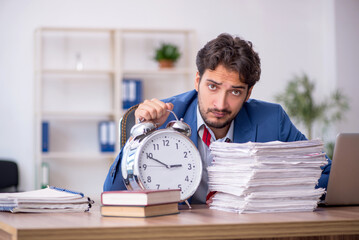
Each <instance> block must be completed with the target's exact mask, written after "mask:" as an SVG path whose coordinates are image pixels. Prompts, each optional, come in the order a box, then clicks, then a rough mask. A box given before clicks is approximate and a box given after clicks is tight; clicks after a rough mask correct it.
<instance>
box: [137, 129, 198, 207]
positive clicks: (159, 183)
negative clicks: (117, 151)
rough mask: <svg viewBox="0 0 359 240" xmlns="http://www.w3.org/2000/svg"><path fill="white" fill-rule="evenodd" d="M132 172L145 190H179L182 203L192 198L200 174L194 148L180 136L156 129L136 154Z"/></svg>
mask: <svg viewBox="0 0 359 240" xmlns="http://www.w3.org/2000/svg"><path fill="white" fill-rule="evenodd" d="M136 158H137V161H135V166H134V171H135V172H134V173H135V175H137V177H138V180H139V184H140V185H142V187H143V188H145V189H176V188H179V189H181V200H186V199H187V198H189V197H191V196H192V195H193V194H194V192H195V191H196V189H197V187H198V185H199V183H200V180H201V175H202V162H201V157H200V155H199V152H198V150H197V148H196V146H195V145H194V144H193V143H192V142H191V140H189V138H187V137H186V136H184V135H183V134H181V133H179V132H176V131H172V130H158V131H156V132H155V133H153V134H151V135H150V136H149V137H148V138H146V139H145V140H144V142H143V144H142V146H141V147H140V148H139V149H138V151H137V156H136Z"/></svg>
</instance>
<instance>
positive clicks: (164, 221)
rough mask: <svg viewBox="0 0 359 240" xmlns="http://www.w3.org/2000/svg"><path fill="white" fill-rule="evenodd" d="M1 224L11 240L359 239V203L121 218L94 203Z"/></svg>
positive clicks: (6, 218)
mask: <svg viewBox="0 0 359 240" xmlns="http://www.w3.org/2000/svg"><path fill="white" fill-rule="evenodd" d="M0 229H1V230H2V231H1V233H0V239H12V240H15V239H18V240H25V239H26V240H29V239H36V240H41V239H46V240H51V239H248V238H286V237H288V238H289V237H290V238H291V239H296V238H298V237H302V238H300V239H305V237H310V236H311V237H313V236H322V237H321V238H320V239H325V237H328V238H329V237H331V238H330V239H335V237H340V236H341V237H343V236H346V237H349V239H359V207H330V208H328V207H327V208H318V209H317V210H316V211H314V212H303V213H266V214H235V213H228V212H223V211H216V210H212V209H208V208H207V207H206V206H193V209H191V210H189V209H183V210H181V211H180V214H176V215H168V216H160V217H152V218H117V217H102V216H101V214H100V211H99V207H98V206H94V207H93V208H92V209H91V211H90V212H86V213H55V214H48V213H41V214H32V213H31V214H29V213H26V214H24V213H17V214H12V213H7V212H0ZM298 239H299V238H298ZM311 239H313V238H311ZM341 239H343V238H341Z"/></svg>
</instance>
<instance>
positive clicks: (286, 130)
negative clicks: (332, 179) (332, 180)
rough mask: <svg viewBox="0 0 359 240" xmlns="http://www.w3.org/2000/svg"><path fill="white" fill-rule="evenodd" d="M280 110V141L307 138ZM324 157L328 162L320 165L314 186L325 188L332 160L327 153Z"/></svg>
mask: <svg viewBox="0 0 359 240" xmlns="http://www.w3.org/2000/svg"><path fill="white" fill-rule="evenodd" d="M280 111H281V132H280V138H281V139H282V141H286V142H290V141H301V140H307V138H306V137H305V136H304V135H303V134H302V133H301V132H300V131H299V130H298V129H297V128H296V127H295V126H294V124H293V123H292V122H291V120H290V119H289V117H288V115H287V114H286V112H285V111H284V110H283V109H282V108H281V109H280ZM325 157H326V159H327V160H328V164H327V165H325V166H323V167H321V168H322V174H321V176H320V178H319V180H318V184H317V185H316V188H325V189H327V186H328V180H329V174H330V168H331V165H332V160H330V159H329V157H328V156H327V155H326V156H325Z"/></svg>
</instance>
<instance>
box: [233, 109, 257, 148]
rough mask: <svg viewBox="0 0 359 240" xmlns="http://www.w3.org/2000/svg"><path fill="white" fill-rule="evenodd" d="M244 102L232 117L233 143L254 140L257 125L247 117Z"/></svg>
mask: <svg viewBox="0 0 359 240" xmlns="http://www.w3.org/2000/svg"><path fill="white" fill-rule="evenodd" d="M245 105H246V103H244V105H243V107H242V109H241V110H240V111H239V113H238V114H237V117H236V118H235V119H234V130H233V131H234V133H233V141H234V142H235V143H246V142H249V141H251V142H255V141H256V136H257V127H256V125H253V124H252V122H251V121H250V119H249V116H248V112H247V108H246V106H245Z"/></svg>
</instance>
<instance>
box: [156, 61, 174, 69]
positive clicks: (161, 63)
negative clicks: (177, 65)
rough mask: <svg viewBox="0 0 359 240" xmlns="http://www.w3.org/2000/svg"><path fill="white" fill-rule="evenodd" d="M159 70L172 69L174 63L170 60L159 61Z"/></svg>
mask: <svg viewBox="0 0 359 240" xmlns="http://www.w3.org/2000/svg"><path fill="white" fill-rule="evenodd" d="M158 63H159V66H160V68H173V66H174V62H173V61H172V60H160V61H158Z"/></svg>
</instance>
